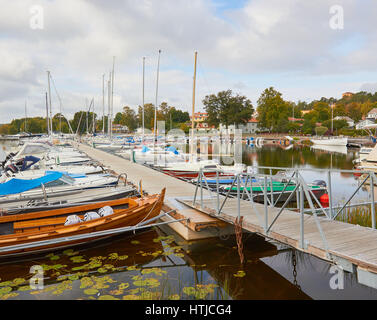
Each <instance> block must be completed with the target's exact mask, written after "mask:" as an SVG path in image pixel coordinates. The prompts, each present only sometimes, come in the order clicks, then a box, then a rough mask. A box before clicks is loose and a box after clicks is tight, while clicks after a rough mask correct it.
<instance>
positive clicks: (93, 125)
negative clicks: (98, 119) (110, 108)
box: [92, 97, 96, 135]
mask: <svg viewBox="0 0 377 320" xmlns="http://www.w3.org/2000/svg"><path fill="white" fill-rule="evenodd" d="M92 103H93V124H92V127H93V132H92V133H93V135H94V131H95V128H96V127H95V116H94V97H93V99H92Z"/></svg>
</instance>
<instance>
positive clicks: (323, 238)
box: [77, 144, 377, 288]
mask: <svg viewBox="0 0 377 320" xmlns="http://www.w3.org/2000/svg"><path fill="white" fill-rule="evenodd" d="M77 148H78V149H80V150H81V151H83V152H85V153H86V154H87V155H88V156H89V157H91V158H93V159H95V160H97V161H99V162H100V163H102V164H103V165H104V166H106V167H107V168H108V169H110V170H112V171H114V172H115V173H117V174H122V173H126V174H127V179H128V180H129V181H132V182H133V184H135V185H138V184H139V181H140V180H141V181H142V185H143V186H145V188H144V190H145V191H147V192H148V193H159V192H160V191H161V189H162V188H164V187H166V197H165V199H166V200H165V206H164V207H163V210H164V211H165V212H168V211H171V210H174V212H172V213H170V214H171V215H172V216H173V217H174V218H176V219H182V218H186V219H188V220H187V221H181V222H177V223H172V224H171V225H170V226H171V227H172V229H173V230H175V231H176V232H177V233H178V234H179V235H180V236H181V237H183V238H184V239H185V240H196V239H203V238H210V237H216V236H221V235H226V234H229V233H234V229H235V228H234V227H235V225H236V224H237V218H240V217H243V221H242V229H243V230H245V231H249V232H252V233H256V234H258V235H260V236H262V237H264V238H267V239H272V240H275V241H279V242H280V243H283V244H285V245H288V246H290V247H292V248H295V249H297V250H300V251H302V252H305V253H309V254H311V255H314V256H316V257H319V258H321V259H323V260H326V261H329V262H331V263H333V264H336V265H338V266H339V267H340V268H341V269H342V270H344V271H347V272H351V273H357V278H358V282H359V283H361V284H364V285H367V286H370V287H373V288H377V230H376V229H375V228H369V227H361V226H359V225H352V224H348V223H345V222H340V221H337V220H334V219H332V218H329V217H328V216H326V217H320V216H318V215H317V214H306V213H305V214H304V211H305V210H304V209H303V205H302V206H301V205H300V208H302V210H301V212H300V211H297V210H296V211H295V210H293V209H287V208H285V207H284V206H283V208H277V207H275V206H273V205H267V204H260V203H256V202H253V201H247V200H242V199H241V198H239V197H237V198H228V197H225V196H223V195H220V194H216V196H215V197H213V196H212V195H210V196H203V193H204V192H206V193H207V192H208V191H207V190H205V191H204V190H203V189H201V190H200V192H199V191H198V186H195V185H193V184H190V183H187V182H185V181H182V180H179V179H177V178H174V177H171V176H169V175H166V174H163V173H161V172H159V171H156V170H153V169H151V168H148V167H145V166H143V165H140V164H137V163H133V162H131V161H128V160H126V159H123V158H120V157H119V156H116V155H112V154H109V153H106V152H104V151H102V150H98V149H94V148H92V147H90V146H88V145H84V144H79V145H77ZM374 177H375V176H374ZM374 179H377V178H374ZM297 181H299V180H297ZM302 183H305V182H304V181H303V182H302ZM300 188H301V189H300V192H301V193H302V194H301V196H300V199H301V201H302V203H303V200H305V198H304V196H303V194H304V191H303V190H305V188H307V187H305V186H304V185H302V186H300ZM293 192H298V190H297V191H293ZM305 192H306V195H307V199H306V200H308V195H309V191H308V189H306V191H305ZM198 193H200V199H198V196H197V194H198ZM208 193H209V192H208ZM330 193H331V191H330ZM194 195H196V196H194ZM297 195H298V194H297ZM195 197H196V199H195ZM266 199H267V194H266ZM372 201H373V203H375V202H374V199H373V200H372ZM330 202H331V201H330ZM265 203H267V201H265ZM330 206H331V204H330ZM220 207H221V209H220V210H219V208H220ZM334 210H335V208H334ZM313 212H314V211H313ZM375 224H376V222H375V221H374V226H375Z"/></svg>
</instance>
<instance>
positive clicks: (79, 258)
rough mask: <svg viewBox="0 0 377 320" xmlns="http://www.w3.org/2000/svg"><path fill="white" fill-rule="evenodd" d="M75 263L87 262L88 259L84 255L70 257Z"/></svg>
mask: <svg viewBox="0 0 377 320" xmlns="http://www.w3.org/2000/svg"><path fill="white" fill-rule="evenodd" d="M69 259H70V260H71V261H72V262H73V263H80V262H86V259H84V257H83V256H73V257H71V258H69Z"/></svg>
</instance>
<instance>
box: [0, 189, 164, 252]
mask: <svg viewBox="0 0 377 320" xmlns="http://www.w3.org/2000/svg"><path fill="white" fill-rule="evenodd" d="M164 197H165V189H163V190H162V191H161V193H160V194H156V195H151V196H145V197H142V198H126V199H120V200H114V201H106V202H99V203H95V204H86V205H80V206H75V207H71V208H64V209H55V210H49V211H43V212H33V213H26V214H17V215H11V216H2V217H0V257H9V256H13V255H20V254H29V253H38V252H42V251H49V250H52V249H53V250H55V249H61V248H66V247H71V246H74V245H79V244H83V243H88V242H93V241H98V240H102V239H105V238H108V237H110V236H112V235H115V234H119V232H126V231H127V230H129V231H135V229H134V227H137V226H138V225H148V224H149V221H151V220H152V219H153V218H155V217H157V216H158V215H159V213H160V211H161V208H162V205H163V201H164ZM109 208H110V209H109ZM94 210H98V213H97V212H95V211H94ZM106 212H107V213H106ZM90 214H91V215H90ZM93 215H94V216H96V217H95V218H93ZM72 221H73V223H71V222H72ZM127 227H130V228H129V229H128V228H127ZM122 228H126V230H125V231H123V230H124V229H122ZM119 229H120V230H119Z"/></svg>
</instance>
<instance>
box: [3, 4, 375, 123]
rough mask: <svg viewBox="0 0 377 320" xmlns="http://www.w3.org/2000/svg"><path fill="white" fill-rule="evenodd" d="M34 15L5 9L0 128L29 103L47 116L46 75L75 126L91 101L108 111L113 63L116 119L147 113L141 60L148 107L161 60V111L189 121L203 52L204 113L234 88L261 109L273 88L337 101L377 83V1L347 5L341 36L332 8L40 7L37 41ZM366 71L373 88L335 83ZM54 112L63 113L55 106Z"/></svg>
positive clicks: (25, 7)
mask: <svg viewBox="0 0 377 320" xmlns="http://www.w3.org/2000/svg"><path fill="white" fill-rule="evenodd" d="M35 4H36V3H35V1H33V0H19V1H6V0H0V7H1V10H0V30H2V31H1V35H0V62H1V63H0V123H2V122H6V121H9V120H11V119H12V118H14V117H19V116H23V108H24V101H25V99H28V101H29V104H28V105H30V114H34V115H44V113H45V110H44V93H45V91H46V85H47V80H46V79H47V78H46V70H50V71H51V73H52V76H53V78H54V80H55V83H56V86H57V88H58V90H59V94H60V96H61V98H62V101H63V108H64V111H65V113H66V114H67V116H68V117H71V116H72V115H73V113H74V112H76V111H78V110H79V109H80V108H82V106H83V105H85V99H86V98H88V99H91V97H95V99H96V104H95V105H96V107H97V106H98V107H99V109H100V110H102V74H103V73H105V74H106V77H107V75H108V72H109V71H110V70H111V66H112V57H113V56H116V60H115V88H114V95H115V96H114V107H115V112H117V111H120V110H121V107H122V106H123V105H130V106H132V107H133V108H136V106H137V105H138V104H140V103H141V76H142V74H141V70H142V69H141V66H142V57H143V56H146V57H147V70H146V77H147V78H146V102H153V103H154V101H155V79H156V63H157V51H158V49H162V55H161V76H160V91H159V98H158V101H159V102H162V101H167V102H169V103H171V104H174V105H176V106H178V107H182V108H183V109H185V110H187V111H189V110H190V106H191V95H192V75H193V55H194V51H195V50H198V51H199V66H198V67H199V70H198V87H197V106H198V108H201V103H200V101H201V99H202V98H203V96H204V95H206V94H208V93H210V92H217V91H220V90H226V89H228V88H231V89H233V90H234V91H236V92H238V91H239V90H240V91H242V92H240V93H242V94H246V95H248V96H250V98H252V99H253V101H254V103H255V101H256V99H257V98H258V95H259V94H260V93H261V91H262V90H263V88H265V87H267V86H271V85H275V86H276V88H277V89H278V90H281V91H283V93H284V91H285V90H286V92H287V96H289V98H290V99H292V100H298V99H305V97H308V96H310V97H314V98H315V96H316V95H318V96H322V95H325V94H326V95H327V94H328V95H331V96H337V95H340V94H341V92H342V91H348V90H351V88H356V84H357V86H358V88H359V87H360V86H361V85H362V84H363V83H366V82H371V83H373V81H371V80H370V79H371V78H373V77H372V76H371V74H373V70H374V68H376V67H377V60H376V59H375V52H376V50H377V44H376V43H377V41H376V40H377V34H376V33H375V32H374V30H375V29H376V27H377V21H376V20H375V16H376V13H377V3H375V2H372V1H369V2H368V3H365V4H364V5H360V2H359V1H356V0H339V1H338V4H340V5H342V6H344V12H345V29H344V30H337V31H334V30H332V29H331V28H330V27H329V19H330V17H331V16H330V14H329V8H330V6H331V5H333V4H334V3H333V1H332V0H318V1H315V2H313V1H302V0H285V1H281V0H252V1H251V0H250V1H249V2H247V3H246V4H245V6H244V7H243V8H237V9H233V10H232V9H228V10H227V11H226V12H223V14H222V15H221V16H219V15H218V14H217V10H218V8H216V6H215V4H214V3H212V2H211V1H210V0H193V1H187V0H159V1H152V0H128V1H121V0H114V1H108V2H104V1H100V0H92V1H89V0H66V1H59V0H55V1H48V0H41V1H39V3H38V5H40V6H42V8H43V9H44V15H45V16H44V29H43V30H32V29H31V28H30V27H29V19H30V12H29V8H30V7H31V6H33V5H35ZM202 67H204V68H205V74H203V73H202V71H203V68H202ZM362 72H364V73H369V78H368V79H364V81H363V80H362V79H360V77H361V76H360V75H359V76H358V78H357V79H356V78H355V79H349V78H348V80H346V81H340V82H339V81H338V82H334V81H335V80H334V78H333V76H334V75H335V76H336V75H337V76H339V75H341V74H344V75H348V77H349V76H350V75H355V76H356V74H361V73H362ZM327 77H328V78H327ZM305 80H307V81H308V83H314V85H313V87H314V88H315V89H313V90H311V89H310V86H309V85H308V84H305V83H304V82H303V81H305ZM355 90H357V89H355ZM334 91H336V92H334ZM338 91H340V92H338ZM53 107H54V108H55V110H56V112H58V111H59V110H58V108H59V104H58V101H57V99H56V97H53ZM10 108H12V111H13V112H12V113H10V112H9V111H8V110H9V109H10Z"/></svg>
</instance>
